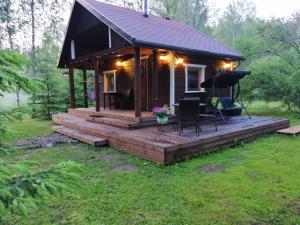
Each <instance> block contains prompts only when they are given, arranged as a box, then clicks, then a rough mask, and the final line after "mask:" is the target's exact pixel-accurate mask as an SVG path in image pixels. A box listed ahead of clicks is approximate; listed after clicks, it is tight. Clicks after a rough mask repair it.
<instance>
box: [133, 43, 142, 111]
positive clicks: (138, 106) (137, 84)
mask: <svg viewBox="0 0 300 225" xmlns="http://www.w3.org/2000/svg"><path fill="white" fill-rule="evenodd" d="M134 70H135V77H134V108H135V117H141V115H142V91H141V88H142V79H141V49H140V47H138V46H136V47H134Z"/></svg>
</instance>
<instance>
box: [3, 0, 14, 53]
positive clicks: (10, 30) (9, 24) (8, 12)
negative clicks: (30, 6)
mask: <svg viewBox="0 0 300 225" xmlns="http://www.w3.org/2000/svg"><path fill="white" fill-rule="evenodd" d="M11 6H12V2H11V0H2V1H0V22H1V23H3V24H5V29H4V30H5V32H6V33H7V35H8V40H9V46H10V49H11V50H13V49H14V43H13V35H14V34H15V33H16V27H15V24H14V21H13V14H14V11H13V10H12V8H11Z"/></svg>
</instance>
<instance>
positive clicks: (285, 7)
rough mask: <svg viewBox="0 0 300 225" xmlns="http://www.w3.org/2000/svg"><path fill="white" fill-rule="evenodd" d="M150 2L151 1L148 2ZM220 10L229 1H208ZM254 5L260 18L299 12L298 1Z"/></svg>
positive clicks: (264, 1)
mask: <svg viewBox="0 0 300 225" xmlns="http://www.w3.org/2000/svg"><path fill="white" fill-rule="evenodd" d="M150 1H151V0H150ZM209 1H212V2H214V3H215V5H216V7H217V8H219V9H220V10H222V9H224V8H226V6H227V5H228V4H229V3H230V2H231V0H209ZM253 2H254V3H255V4H256V9H257V15H258V17H261V18H269V17H272V16H276V17H289V16H290V15H291V14H293V13H294V12H295V11H297V10H298V11H299V10H300V0H253Z"/></svg>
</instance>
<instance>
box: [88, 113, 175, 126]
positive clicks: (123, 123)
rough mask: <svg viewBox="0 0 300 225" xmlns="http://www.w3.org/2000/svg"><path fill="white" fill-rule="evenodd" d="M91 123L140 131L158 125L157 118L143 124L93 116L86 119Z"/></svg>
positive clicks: (142, 122) (171, 120)
mask: <svg viewBox="0 0 300 225" xmlns="http://www.w3.org/2000/svg"><path fill="white" fill-rule="evenodd" d="M86 120H87V121H89V122H95V123H100V124H107V125H112V126H115V127H122V128H127V129H138V128H142V127H148V126H154V125H157V122H156V118H155V120H148V121H141V122H133V121H130V120H125V119H117V118H111V117H105V116H91V117H88V118H86ZM174 121H175V118H170V120H169V122H168V123H174Z"/></svg>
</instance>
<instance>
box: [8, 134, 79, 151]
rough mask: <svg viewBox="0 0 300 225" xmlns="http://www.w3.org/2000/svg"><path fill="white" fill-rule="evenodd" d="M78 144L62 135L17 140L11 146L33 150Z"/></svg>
mask: <svg viewBox="0 0 300 225" xmlns="http://www.w3.org/2000/svg"><path fill="white" fill-rule="evenodd" d="M78 143H79V142H78V141H76V140H74V139H72V138H69V137H67V136H65V135H62V134H58V133H55V134H51V135H47V136H38V137H32V138H26V139H20V140H17V141H16V142H14V143H13V144H12V146H13V147H14V148H17V149H24V150H33V149H38V148H53V147H55V146H57V145H59V144H78Z"/></svg>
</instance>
